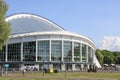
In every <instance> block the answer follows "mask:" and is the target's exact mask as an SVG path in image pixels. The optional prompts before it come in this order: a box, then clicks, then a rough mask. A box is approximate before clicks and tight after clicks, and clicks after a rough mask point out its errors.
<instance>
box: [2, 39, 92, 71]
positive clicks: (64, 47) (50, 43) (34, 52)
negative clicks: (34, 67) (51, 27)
mask: <svg viewBox="0 0 120 80" xmlns="http://www.w3.org/2000/svg"><path fill="white" fill-rule="evenodd" d="M81 44H82V45H81ZM5 48H7V49H5ZM92 51H93V48H91V47H90V46H88V45H86V44H84V43H80V42H74V41H63V40H40V41H39V40H38V41H31V42H21V43H14V44H8V45H7V46H4V47H3V50H2V51H1V52H0V57H1V58H0V61H5V62H11V61H12V62H26V64H29V61H30V62H31V61H33V62H34V61H35V62H39V65H40V66H41V67H42V66H43V64H42V62H43V61H44V62H47V64H44V66H45V65H46V66H47V67H46V68H48V67H49V64H51V63H52V65H53V67H54V68H58V69H59V70H61V68H62V67H61V66H62V64H61V63H64V62H68V63H69V64H67V70H72V66H73V65H75V68H76V69H78V68H79V69H80V67H81V65H80V64H83V63H84V64H86V63H88V62H89V63H92V62H93V61H92V60H93V52H92ZM87 54H88V55H87ZM81 55H82V56H81ZM55 62H57V63H55ZM31 63H32V62H31ZM32 64H33V63H32Z"/></svg>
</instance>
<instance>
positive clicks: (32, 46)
mask: <svg viewBox="0 0 120 80" xmlns="http://www.w3.org/2000/svg"><path fill="white" fill-rule="evenodd" d="M35 53H36V42H35V41H34V42H24V43H23V61H35V56H36V55H35Z"/></svg>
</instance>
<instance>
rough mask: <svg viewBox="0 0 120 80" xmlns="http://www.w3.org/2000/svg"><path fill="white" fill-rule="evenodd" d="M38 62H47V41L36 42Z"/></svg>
mask: <svg viewBox="0 0 120 80" xmlns="http://www.w3.org/2000/svg"><path fill="white" fill-rule="evenodd" d="M37 59H38V61H43V60H44V61H49V41H38V57H37Z"/></svg>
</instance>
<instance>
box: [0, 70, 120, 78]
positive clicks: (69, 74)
mask: <svg viewBox="0 0 120 80" xmlns="http://www.w3.org/2000/svg"><path fill="white" fill-rule="evenodd" d="M0 80H120V73H108V72H106V73H102V72H97V73H87V72H67V73H66V77H65V72H59V73H45V74H44V76H43V73H42V72H33V73H31V72H27V73H26V75H24V76H23V75H22V73H9V74H8V76H7V75H5V76H3V77H0Z"/></svg>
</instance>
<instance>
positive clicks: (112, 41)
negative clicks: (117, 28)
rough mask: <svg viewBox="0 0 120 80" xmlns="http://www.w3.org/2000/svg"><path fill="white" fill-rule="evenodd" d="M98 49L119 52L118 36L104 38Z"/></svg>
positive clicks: (119, 41)
mask: <svg viewBox="0 0 120 80" xmlns="http://www.w3.org/2000/svg"><path fill="white" fill-rule="evenodd" d="M100 49H106V50H111V51H120V37H119V36H104V38H103V40H102V43H101V47H100Z"/></svg>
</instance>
